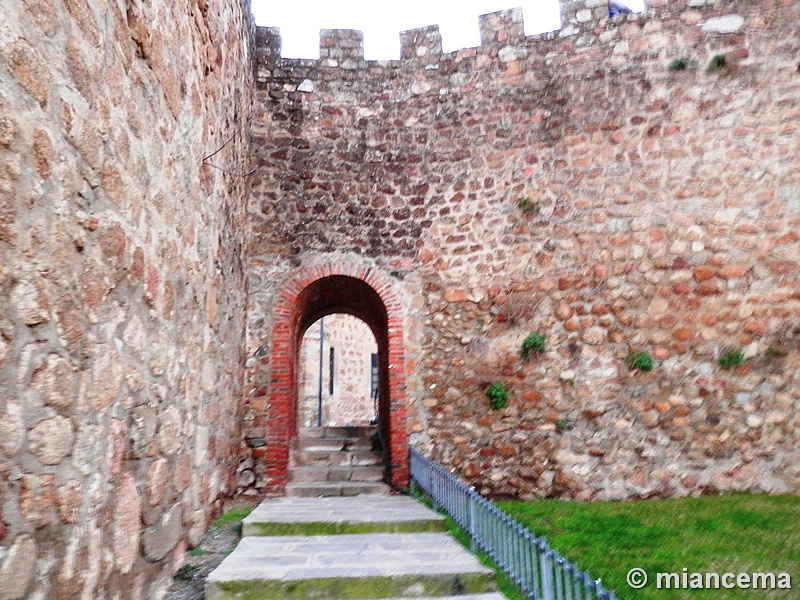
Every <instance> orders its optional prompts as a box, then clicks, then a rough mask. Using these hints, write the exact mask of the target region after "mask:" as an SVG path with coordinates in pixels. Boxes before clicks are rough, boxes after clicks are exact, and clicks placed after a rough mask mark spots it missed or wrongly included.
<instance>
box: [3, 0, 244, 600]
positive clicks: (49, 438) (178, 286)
mask: <svg viewBox="0 0 800 600" xmlns="http://www.w3.org/2000/svg"><path fill="white" fill-rule="evenodd" d="M0 22H2V26H0V298H2V300H3V301H2V303H0V597H2V598H4V599H17V598H40V599H44V598H60V599H67V598H86V599H89V598H92V599H94V598H141V599H144V598H147V599H151V598H160V597H162V596H163V593H164V590H165V588H166V585H167V584H168V583H169V580H170V578H171V576H172V574H173V572H174V570H175V569H176V568H177V567H179V566H180V562H181V560H182V558H183V553H184V551H185V549H186V548H187V547H188V546H191V545H194V544H196V543H198V542H199V540H200V539H201V537H202V535H203V534H204V532H205V530H206V529H207V526H208V524H209V523H210V520H211V519H212V517H213V516H214V515H215V512H217V511H218V510H219V507H220V498H221V497H223V496H224V495H226V494H230V493H232V492H233V491H235V489H234V488H233V487H232V483H231V480H232V477H233V475H234V474H235V469H236V467H237V466H238V464H239V458H238V455H239V452H240V447H239V446H240V440H241V414H240V408H241V407H240V397H241V394H242V373H243V371H242V368H243V366H242V362H243V356H242V348H243V335H244V333H243V330H244V327H243V323H244V310H245V304H246V301H245V290H246V286H245V273H244V268H243V264H244V263H243V247H244V241H245V240H244V235H243V234H244V227H243V223H244V219H245V212H244V208H245V207H244V198H245V178H244V177H243V175H244V173H245V171H246V170H247V169H248V154H247V149H248V145H247V140H248V127H249V123H248V118H249V114H250V110H251V105H252V97H251V96H252V83H251V82H252V70H251V57H250V53H251V35H252V32H251V17H250V13H249V7H248V6H247V4H246V3H244V2H242V1H240V0H191V1H189V0H169V1H163V0H153V1H147V2H141V1H139V0H134V1H128V2H109V1H106V0H65V1H64V2H61V1H53V0H27V1H21V0H3V2H2V4H0ZM207 156H208V157H209V158H208V159H207V160H206V159H204V157H207Z"/></svg>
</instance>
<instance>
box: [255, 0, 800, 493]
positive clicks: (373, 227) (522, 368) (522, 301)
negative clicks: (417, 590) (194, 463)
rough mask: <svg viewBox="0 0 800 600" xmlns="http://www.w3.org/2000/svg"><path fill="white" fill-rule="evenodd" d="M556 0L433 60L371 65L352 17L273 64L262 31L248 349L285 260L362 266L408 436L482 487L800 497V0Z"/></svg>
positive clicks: (429, 32) (490, 23) (425, 34)
mask: <svg viewBox="0 0 800 600" xmlns="http://www.w3.org/2000/svg"><path fill="white" fill-rule="evenodd" d="M562 13H563V16H564V29H563V30H562V31H560V32H554V33H551V34H545V35H540V36H536V37H528V38H526V37H524V35H523V30H522V22H521V15H520V14H519V11H505V12H502V13H497V14H494V15H489V16H487V17H485V18H483V19H482V21H481V35H482V39H483V43H482V45H481V46H480V47H478V48H467V49H464V50H461V51H458V52H454V53H450V54H442V53H441V39H440V37H439V33H438V28H436V27H430V28H425V29H422V30H415V31H411V32H407V33H405V34H404V35H403V36H402V42H403V50H402V56H403V57H404V60H400V61H384V62H365V61H364V60H363V59H362V55H361V35H360V33H359V32H353V31H325V32H323V35H322V39H321V59H320V60H319V61H308V60H285V59H280V57H279V46H280V40H279V37H278V32H277V30H274V29H261V30H259V32H258V34H257V39H258V50H257V60H258V65H257V69H258V70H257V100H258V104H259V105H260V110H261V112H260V114H259V115H258V117H257V119H256V122H255V124H254V130H253V131H254V136H255V137H254V139H255V147H254V156H255V159H256V161H257V165H256V166H257V169H258V170H257V172H256V174H254V177H253V187H252V189H253V197H252V198H251V204H250V216H251V220H252V234H251V239H250V245H249V248H250V254H251V263H250V267H249V273H250V283H251V304H250V306H251V311H250V336H251V337H250V339H249V342H248V344H249V345H250V346H251V347H252V348H251V350H253V351H255V349H256V348H258V347H259V344H261V343H263V341H264V340H269V339H270V329H269V327H270V322H271V321H270V318H271V317H270V313H271V311H272V310H274V309H275V308H276V307H274V306H273V305H272V304H271V302H272V300H273V294H274V289H275V288H274V286H275V285H277V284H279V282H280V281H281V279H282V278H284V279H285V277H286V274H287V273H288V272H290V271H291V269H292V268H296V267H297V266H300V265H308V264H310V263H313V262H315V261H321V260H325V259H327V260H333V261H337V260H339V261H341V260H348V261H356V262H358V261H360V262H361V263H363V264H364V265H365V266H369V267H370V268H373V269H378V270H381V271H382V272H384V273H387V274H389V275H390V276H391V277H393V278H394V281H395V282H396V284H397V286H398V288H399V289H401V290H402V294H403V296H402V297H403V298H404V301H405V302H407V308H406V321H405V327H406V332H407V333H406V353H405V354H406V367H407V381H408V398H409V407H408V414H409V423H408V427H409V431H410V432H411V433H412V436H411V443H412V444H414V445H416V446H418V447H421V448H423V449H424V450H425V451H426V452H427V453H428V454H429V455H431V456H432V457H434V458H436V459H437V460H440V461H442V462H443V463H445V464H447V465H449V466H451V467H453V468H454V469H455V470H456V471H457V473H458V474H459V475H461V476H462V477H464V478H465V479H466V480H468V481H470V482H472V483H474V484H476V485H477V486H478V487H479V489H481V490H482V491H484V492H486V493H491V494H496V495H520V496H544V495H554V496H563V497H577V498H581V499H607V498H613V499H621V498H634V497H649V496H680V495H687V494H699V493H703V492H710V491H715V490H717V491H721V490H732V489H751V490H758V491H767V492H779V491H787V492H794V493H797V492H798V491H800V450H798V449H799V448H800V410H798V409H800V379H798V378H800V369H799V367H800V355H799V354H798V336H800V292H798V290H799V289H800V271H799V270H798V267H799V266H800V261H799V260H798V259H800V243H799V242H798V239H799V238H798V233H797V232H798V226H800V174H799V172H798V169H797V157H798V156H799V155H800V64H798V63H800V57H798V55H797V52H796V50H797V49H796V40H797V39H798V35H800V30H799V26H800V5H798V3H797V2H794V1H792V0H765V1H762V2H757V3H752V2H744V1H734V0H730V1H729V0H707V1H705V2H704V1H703V0H692V1H689V2H686V1H682V0H669V1H667V0H652V1H650V2H648V9H647V11H646V14H645V15H641V16H636V15H634V16H624V17H619V18H615V19H613V20H610V19H608V18H607V11H606V6H605V5H604V2H603V1H602V0H600V1H599V2H598V1H596V0H585V1H584V0H581V1H579V2H573V1H570V2H565V3H564V5H563V10H562ZM717 56H723V57H724V61H723V59H722V58H717V59H716V60H715V59H714V57H717ZM676 59H685V66H686V68H685V69H683V70H681V69H670V68H669V65H670V64H671V63H672V62H673V61H675V60H676ZM712 61H713V62H714V65H715V66H716V67H719V68H711V69H707V67H709V65H711V64H712ZM522 198H526V199H527V200H525V201H523V202H522V206H520V199H522ZM326 257H327V258H326ZM276 282H277V283H276ZM531 331H540V332H542V333H544V334H546V336H547V349H546V351H545V352H544V353H543V354H541V355H537V356H535V357H534V358H533V360H531V361H528V362H526V361H523V360H521V359H520V357H519V350H520V344H521V342H522V340H523V339H524V337H525V336H526V335H527V334H528V333H529V332H531ZM728 346H730V347H734V348H741V349H742V350H743V351H744V353H745V355H746V356H747V358H748V360H747V361H746V362H745V363H744V364H742V365H740V366H738V367H736V368H734V369H730V370H727V369H723V368H721V367H720V366H719V365H718V364H717V358H718V356H719V354H720V352H721V351H722V350H723V349H724V348H725V347H728ZM264 348H265V347H264V346H262V350H263V349H264ZM633 351H646V352H649V353H650V354H651V355H652V356H653V357H654V358H655V362H656V368H655V370H654V371H652V372H650V373H644V372H636V371H633V370H631V369H630V368H629V367H628V366H627V365H626V357H627V356H628V354H629V353H631V352H633ZM262 354H263V353H262ZM262 361H263V362H265V363H266V366H265V367H264V368H263V369H261V370H260V369H259V368H254V369H253V370H252V372H251V374H250V376H251V379H252V380H253V381H256V382H257V384H258V385H263V386H265V387H266V388H267V390H268V386H269V379H268V377H269V369H268V357H265V358H262ZM252 364H255V363H252ZM495 382H504V383H505V385H506V387H507V389H508V390H509V391H510V401H509V406H508V408H505V409H503V410H501V411H498V412H492V411H490V410H488V399H487V398H486V396H485V394H484V390H485V389H486V387H487V386H488V385H489V384H491V383H495ZM251 406H252V405H251ZM258 408H260V407H256V409H254V410H253V411H252V414H253V415H254V418H255V419H256V420H257V419H258V418H259V415H260V413H259V411H258Z"/></svg>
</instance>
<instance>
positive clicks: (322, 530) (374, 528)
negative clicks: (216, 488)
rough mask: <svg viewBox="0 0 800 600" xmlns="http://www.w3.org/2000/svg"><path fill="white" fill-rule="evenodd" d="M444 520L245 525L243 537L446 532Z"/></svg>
mask: <svg viewBox="0 0 800 600" xmlns="http://www.w3.org/2000/svg"><path fill="white" fill-rule="evenodd" d="M446 529H447V528H446V526H445V523H444V520H438V519H419V520H414V521H386V522H379V523H349V522H340V523H330V522H322V521H313V522H308V523H245V524H244V530H243V535H246V536H273V535H339V534H350V533H422V532H429V531H446Z"/></svg>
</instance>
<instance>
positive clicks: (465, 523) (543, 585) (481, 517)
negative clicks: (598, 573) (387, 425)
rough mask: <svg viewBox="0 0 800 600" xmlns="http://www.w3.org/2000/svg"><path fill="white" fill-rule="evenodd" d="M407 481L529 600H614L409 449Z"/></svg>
mask: <svg viewBox="0 0 800 600" xmlns="http://www.w3.org/2000/svg"><path fill="white" fill-rule="evenodd" d="M411 478H412V479H413V480H414V482H416V484H417V485H418V486H419V487H420V488H421V489H422V490H423V491H424V492H425V493H426V494H428V495H429V496H430V497H431V498H432V499H433V503H434V506H435V507H436V508H440V509H442V510H444V511H445V512H446V513H447V514H448V515H450V517H451V518H452V519H453V520H454V521H455V522H456V523H457V524H458V526H459V527H461V529H463V530H464V531H466V532H467V534H468V535H469V538H470V546H471V548H472V549H473V550H480V551H482V552H484V553H486V554H487V555H488V556H489V557H490V558H491V559H492V560H493V561H494V562H495V563H497V565H498V566H499V567H500V568H501V569H502V570H503V572H504V573H505V574H506V575H507V576H508V577H509V578H510V579H511V581H513V582H514V584H516V586H517V587H518V588H519V589H520V590H521V591H522V592H523V593H524V594H525V595H526V596H527V597H528V598H531V600H618V599H617V597H616V596H615V595H614V592H611V591H609V590H606V589H605V588H604V587H603V586H602V585H601V584H600V580H599V579H597V580H595V579H592V578H591V577H590V576H589V574H588V573H586V572H585V571H580V570H579V569H578V568H577V567H576V566H575V565H573V564H572V563H571V562H569V561H568V560H567V559H566V558H564V557H563V556H561V555H560V554H559V553H558V552H556V551H555V550H553V549H552V548H550V546H549V544H548V543H547V540H545V539H544V538H539V537H536V536H534V535H533V534H532V533H531V532H530V531H528V530H527V529H526V528H525V527H523V526H522V525H520V524H519V523H517V522H516V521H515V520H514V519H512V518H511V517H509V516H508V515H507V514H505V513H504V512H503V511H501V510H500V509H499V508H497V507H496V506H495V505H494V504H492V503H491V502H489V501H488V500H487V499H486V498H484V497H483V496H481V495H480V494H478V493H477V492H476V491H475V490H474V489H471V488H468V487H467V486H466V485H464V484H463V483H462V482H461V481H459V480H458V479H456V478H455V477H454V476H453V475H452V474H450V473H448V472H447V471H445V470H444V468H442V467H441V466H440V465H437V464H436V463H433V462H431V461H429V460H428V459H427V458H425V457H424V456H422V455H421V454H420V453H419V452H417V451H416V450H414V449H413V448H412V449H411Z"/></svg>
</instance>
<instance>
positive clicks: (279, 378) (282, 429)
mask: <svg viewBox="0 0 800 600" xmlns="http://www.w3.org/2000/svg"><path fill="white" fill-rule="evenodd" d="M333 313H347V314H350V315H353V316H355V317H358V318H359V319H361V320H362V321H364V322H365V323H366V324H367V325H368V326H369V328H370V329H371V330H372V333H373V335H374V336H375V341H376V342H377V345H378V369H379V378H378V380H379V383H378V390H379V391H378V418H379V427H380V428H381V432H382V434H383V439H384V440H385V441H386V444H387V446H388V448H387V451H388V457H389V471H390V483H391V484H392V485H393V486H395V487H404V486H406V485H407V484H408V433H407V431H406V391H405V387H406V386H405V356H404V344H403V326H402V323H403V321H402V311H401V304H400V301H399V299H398V298H397V295H396V294H395V293H394V291H393V289H392V287H391V284H390V282H389V281H388V279H387V278H385V277H384V276H383V275H382V274H381V273H379V272H377V271H375V270H374V269H371V268H366V267H363V266H355V265H350V264H346V263H345V264H325V265H320V266H316V267H311V268H308V269H304V270H302V271H300V272H298V273H295V274H294V275H293V276H292V278H291V279H290V281H289V282H288V283H287V284H286V285H285V286H284V288H283V290H282V291H281V292H280V294H279V295H278V299H277V301H276V304H275V315H274V320H273V332H272V392H271V397H270V404H269V407H268V408H267V427H268V431H269V437H268V444H267V452H266V461H267V464H266V467H267V481H268V482H269V484H268V489H269V491H270V492H271V493H281V492H282V491H283V489H284V488H285V485H286V481H287V472H288V467H289V449H290V446H291V442H292V438H293V437H294V435H295V433H296V430H297V406H298V398H297V394H298V390H297V362H298V352H299V348H300V341H301V339H302V337H303V334H304V333H305V331H306V329H308V327H309V326H311V325H312V324H313V323H314V322H315V321H317V320H318V319H320V318H321V317H324V316H327V315H329V314H333Z"/></svg>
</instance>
